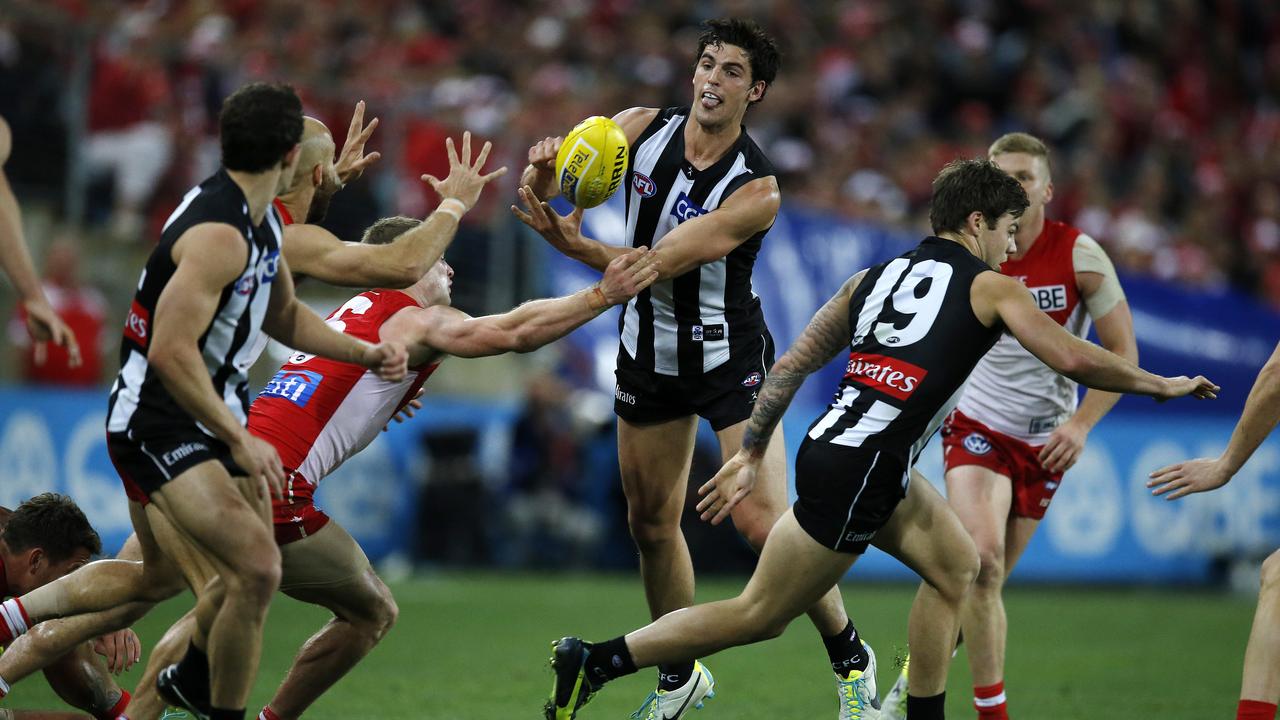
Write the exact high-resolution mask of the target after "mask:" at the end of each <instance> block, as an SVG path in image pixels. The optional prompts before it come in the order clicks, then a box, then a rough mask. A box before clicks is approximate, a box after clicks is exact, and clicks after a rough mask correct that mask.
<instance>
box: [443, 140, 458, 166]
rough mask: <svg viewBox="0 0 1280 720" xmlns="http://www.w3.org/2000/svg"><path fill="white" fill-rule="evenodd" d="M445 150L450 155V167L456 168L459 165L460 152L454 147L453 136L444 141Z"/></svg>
mask: <svg viewBox="0 0 1280 720" xmlns="http://www.w3.org/2000/svg"><path fill="white" fill-rule="evenodd" d="M444 149H445V152H446V153H448V155H449V167H454V166H455V165H457V164H458V151H457V150H456V149H454V147H453V137H452V136H450V137H447V138H445V139H444Z"/></svg>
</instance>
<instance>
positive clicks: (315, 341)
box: [262, 299, 368, 364]
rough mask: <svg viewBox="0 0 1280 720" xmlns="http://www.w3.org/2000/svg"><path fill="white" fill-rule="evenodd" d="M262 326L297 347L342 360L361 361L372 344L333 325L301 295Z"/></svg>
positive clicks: (271, 316) (288, 344) (277, 338)
mask: <svg viewBox="0 0 1280 720" xmlns="http://www.w3.org/2000/svg"><path fill="white" fill-rule="evenodd" d="M262 329H263V330H265V331H266V333H267V334H268V335H270V336H271V337H273V338H275V339H276V340H278V341H279V342H281V343H284V344H285V345H287V346H289V347H291V348H293V349H295V350H298V351H301V352H304V353H309V354H311V355H319V356H320V357H326V358H331V359H333V360H338V361H341V362H349V363H357V364H359V363H360V359H361V358H362V357H363V355H364V351H365V349H366V348H367V347H368V343H366V342H364V341H363V340H359V339H357V338H354V337H352V336H350V335H347V334H346V333H341V332H338V331H337V330H334V329H333V328H331V327H329V326H328V325H327V324H325V322H324V320H321V319H320V316H319V315H316V314H315V313H314V312H312V311H311V310H310V308H308V307H307V306H305V305H303V304H302V303H301V302H298V300H297V299H293V300H291V301H290V302H289V304H288V305H286V306H285V307H283V308H281V309H280V311H279V312H278V313H274V314H271V315H268V316H267V319H266V320H265V321H263V323H262Z"/></svg>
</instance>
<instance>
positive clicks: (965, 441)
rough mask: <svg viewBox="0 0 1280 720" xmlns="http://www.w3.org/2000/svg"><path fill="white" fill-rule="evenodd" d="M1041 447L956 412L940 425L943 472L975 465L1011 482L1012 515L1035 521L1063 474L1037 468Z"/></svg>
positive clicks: (1044, 508)
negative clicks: (944, 469)
mask: <svg viewBox="0 0 1280 720" xmlns="http://www.w3.org/2000/svg"><path fill="white" fill-rule="evenodd" d="M1041 447H1042V446H1039V445H1030V444H1028V443H1025V442H1023V441H1022V440H1019V439H1017V438H1011V437H1009V436H1008V435H1004V434H1001V433H998V432H996V431H995V430H992V429H991V428H989V427H987V426H986V425H983V424H982V423H980V422H978V421H977V420H974V419H973V418H970V417H966V416H965V415H964V414H963V413H961V412H960V411H959V410H955V411H953V412H952V413H951V414H950V415H948V416H947V421H946V422H945V423H943V425H942V462H943V464H944V465H945V467H946V470H947V471H948V472H950V470H951V468H956V467H960V466H962V465H978V466H981V467H984V468H987V469H988V470H991V471H993V472H997V473H1000V474H1001V475H1004V476H1006V477H1008V478H1009V479H1011V480H1012V481H1013V507H1012V508H1011V511H1012V513H1013V514H1014V515H1017V516H1019V517H1026V518H1032V519H1035V520H1040V519H1043V518H1044V511H1045V510H1047V509H1049V502H1050V501H1051V500H1053V494H1054V493H1055V492H1057V491H1058V484H1059V483H1060V482H1062V473H1052V472H1049V471H1048V470H1045V469H1044V468H1043V467H1042V466H1041V465H1040V458H1039V454H1040V448H1041Z"/></svg>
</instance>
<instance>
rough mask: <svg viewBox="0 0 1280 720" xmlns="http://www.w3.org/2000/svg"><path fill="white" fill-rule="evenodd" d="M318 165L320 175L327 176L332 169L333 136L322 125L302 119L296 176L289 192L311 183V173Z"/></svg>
mask: <svg viewBox="0 0 1280 720" xmlns="http://www.w3.org/2000/svg"><path fill="white" fill-rule="evenodd" d="M317 165H319V166H320V168H321V175H322V176H327V175H328V174H329V173H330V172H332V168H333V136H332V135H330V134H329V128H327V127H325V126H324V123H322V122H320V121H319V120H317V119H315V118H313V117H304V118H303V119H302V141H301V142H299V143H298V174H297V176H296V177H295V179H294V181H293V183H294V184H293V187H291V188H289V190H290V191H293V190H296V189H297V188H298V186H299V185H300V184H301V183H304V182H307V183H309V182H312V181H313V180H312V173H313V172H314V169H315V167H316V166H317Z"/></svg>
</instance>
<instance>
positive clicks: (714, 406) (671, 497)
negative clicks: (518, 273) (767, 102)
mask: <svg viewBox="0 0 1280 720" xmlns="http://www.w3.org/2000/svg"><path fill="white" fill-rule="evenodd" d="M693 59H694V67H693V68H692V70H693V72H692V78H691V80H692V82H691V85H692V87H691V88H689V90H691V91H692V92H691V95H692V97H691V98H690V100H691V103H692V104H691V105H689V106H685V107H671V108H665V109H663V108H643V107H637V108H630V109H628V110H624V111H623V112H621V113H618V114H617V115H616V116H614V120H616V121H617V123H618V124H619V125H620V126H621V127H622V129H623V131H624V132H625V133H626V136H627V142H628V143H629V144H630V147H631V156H630V163H629V164H628V169H627V174H626V178H625V180H624V182H623V185H622V188H623V192H624V193H626V199H627V225H626V234H625V235H624V236H623V238H622V244H621V246H615V245H606V244H604V243H601V242H598V241H596V240H593V239H591V238H588V237H585V236H584V235H583V234H582V228H581V223H582V212H581V211H580V210H579V211H576V212H574V213H573V214H571V215H569V216H568V217H563V218H562V217H559V216H558V215H557V214H556V213H555V212H553V211H552V210H551V208H550V207H549V206H548V205H546V203H544V202H541V200H545V199H549V198H551V197H552V196H554V195H556V194H558V192H559V188H558V187H557V185H556V178H555V172H554V169H555V158H556V152H557V150H558V149H559V146H560V139H559V138H548V139H546V140H544V141H542V142H540V143H538V144H537V145H535V146H533V147H532V148H530V150H529V163H530V164H529V167H528V168H527V169H526V170H525V172H524V176H523V178H522V180H521V185H522V187H521V190H520V199H521V201H522V202H524V203H525V205H526V206H527V207H528V212H527V213H525V212H523V211H520V210H519V209H517V208H514V207H513V208H512V209H513V211H515V212H516V216H517V217H519V218H520V219H521V220H522V221H523V222H525V223H526V224H528V225H529V226H530V227H532V228H533V229H534V230H537V231H538V232H539V233H540V234H541V235H542V236H543V237H544V238H546V240H547V241H548V242H549V243H550V244H551V245H552V246H553V247H555V248H556V249H557V250H559V251H560V252H562V253H564V254H565V255H567V256H568V257H571V258H574V259H576V260H579V261H581V262H583V263H585V264H586V265H589V266H591V267H593V268H595V269H597V270H603V269H604V267H605V265H606V264H607V263H608V262H609V261H610V260H611V259H612V258H614V257H616V256H617V255H619V254H621V253H625V252H627V251H628V248H629V247H636V246H639V245H651V246H652V247H653V250H654V252H655V253H657V254H658V257H660V258H662V262H663V265H662V275H661V277H660V279H659V282H657V283H655V284H654V286H653V287H652V288H651V289H650V290H649V291H648V292H645V293H641V294H640V295H639V296H637V297H636V299H635V300H634V301H632V302H631V303H628V305H627V308H626V309H625V310H624V312H623V318H622V322H621V323H620V324H619V331H620V333H619V334H620V337H619V342H618V367H617V381H618V382H617V387H616V389H615V393H614V396H615V400H614V405H613V407H614V413H615V414H616V415H617V416H618V463H619V466H620V468H621V471H622V472H621V475H622V489H623V492H624V494H625V495H626V498H627V525H628V527H629V528H630V530H631V536H632V538H633V539H634V540H635V544H636V548H637V549H638V550H639V551H640V576H641V579H642V580H643V582H644V590H645V599H646V600H647V602H648V606H649V613H650V618H651V619H657V618H659V617H661V616H662V615H664V614H666V613H668V612H671V611H672V610H677V609H679V608H682V607H686V606H688V605H690V604H692V603H693V589H694V574H693V561H692V558H691V557H690V555H689V547H688V545H687V544H686V543H685V539H684V535H683V533H682V532H681V530H680V517H681V515H682V513H683V512H684V506H685V488H686V485H687V484H688V478H689V467H690V462H691V461H692V458H693V447H694V439H695V435H696V432H697V428H698V419H699V418H705V419H706V420H707V422H709V423H710V424H711V428H712V430H714V431H715V433H716V440H717V441H718V443H719V445H720V455H721V459H722V461H727V460H728V459H729V458H731V457H732V456H733V453H735V452H736V451H737V448H738V447H739V446H740V445H741V444H742V433H743V431H744V429H745V428H746V426H747V419H748V418H749V417H750V416H751V407H752V404H753V403H754V402H755V400H756V394H757V392H758V391H759V389H760V383H761V382H762V381H763V380H764V377H765V376H766V375H767V374H768V373H769V366H770V365H772V364H773V357H774V348H773V337H772V336H771V335H770V334H769V328H768V327H767V326H766V325H765V320H764V312H763V310H762V309H761V305H760V298H758V297H757V296H756V294H755V293H754V292H753V291H752V289H751V273H752V268H753V267H754V264H755V259H756V254H757V253H758V252H759V251H760V247H761V245H762V243H764V242H766V235H767V233H768V231H769V229H770V228H771V227H772V226H773V223H774V221H775V220H776V219H777V214H778V207H779V205H780V203H781V197H780V195H779V192H778V182H777V178H776V177H775V171H774V167H773V164H772V163H771V162H770V161H769V158H768V157H766V156H765V154H764V152H763V151H761V149H760V148H759V147H758V146H757V145H756V143H755V141H754V140H752V139H751V136H750V135H748V134H747V132H746V128H745V126H744V125H743V121H744V119H745V117H746V114H747V111H748V108H749V107H750V106H752V105H754V104H756V103H758V102H761V101H763V100H764V98H765V95H766V93H767V92H768V90H769V88H770V87H771V86H772V84H773V81H774V78H775V77H776V76H777V72H778V66H779V60H778V51H777V47H776V45H775V43H774V40H773V38H771V37H770V36H769V35H768V33H767V32H765V30H764V29H763V28H761V27H760V26H759V25H757V24H756V23H755V22H753V21H750V20H741V19H721V20H712V21H709V22H707V23H706V24H705V25H704V26H703V32H702V34H701V35H700V36H699V38H698V47H697V51H696V52H695V53H694V54H693ZM786 455H787V453H786V448H785V447H784V444H783V438H782V437H781V433H780V432H779V437H777V438H775V442H774V443H773V444H772V445H771V450H770V452H769V455H768V456H767V457H766V458H765V460H764V464H763V465H762V466H761V473H762V480H761V483H760V487H759V488H758V489H757V491H756V492H755V493H753V494H752V495H751V497H750V498H748V499H747V500H746V501H745V502H743V503H741V504H740V505H738V506H737V507H736V508H735V509H734V512H733V526H734V528H735V529H736V530H737V531H738V532H739V533H740V534H741V535H742V537H743V539H745V540H746V541H747V542H748V543H749V544H750V545H751V547H752V548H754V549H755V550H756V551H757V552H758V551H759V550H760V548H761V547H763V546H764V541H765V538H766V537H767V536H768V534H769V529H770V528H771V527H773V525H774V522H775V521H776V520H777V519H778V517H779V516H780V515H782V513H783V511H784V510H786V507H787V460H786ZM809 618H810V619H811V620H812V621H813V625H814V628H815V629H816V630H817V631H818V634H819V635H820V636H821V637H822V642H823V645H824V646H825V647H826V650H827V656H828V659H829V660H830V662H831V668H832V670H834V671H835V673H836V678H835V679H836V692H837V697H838V698H839V702H840V714H839V717H840V718H841V720H851V719H852V718H855V717H859V716H860V715H861V714H862V713H864V712H870V711H871V710H872V708H873V707H875V706H877V700H876V689H875V655H874V654H873V653H872V652H871V648H870V647H869V646H866V645H864V643H863V642H862V641H861V638H860V637H859V636H858V632H857V630H856V629H855V628H854V625H853V622H852V621H850V619H849V616H848V615H847V614H846V613H845V608H844V604H843V602H842V601H841V599H840V591H839V589H838V588H832V589H831V592H829V593H828V594H827V595H825V596H823V597H822V598H821V599H820V600H819V601H818V602H817V603H815V604H814V606H813V608H812V609H810V610H809ZM713 685H714V679H713V678H712V677H711V673H710V672H709V671H708V670H707V669H706V668H705V667H704V666H703V665H702V664H701V663H697V662H696V661H695V660H694V659H693V658H688V659H686V660H685V661H683V662H681V663H679V664H673V665H663V666H660V667H659V668H658V687H657V689H656V690H655V691H654V692H653V693H651V694H650V695H649V697H648V698H647V699H646V700H645V704H644V705H643V706H642V707H641V708H640V710H639V711H638V712H637V713H636V715H637V718H638V719H639V720H675V719H676V718H679V717H682V716H683V715H684V714H685V713H686V712H687V711H689V710H690V709H691V708H694V707H698V706H699V705H700V703H701V701H702V700H703V698H704V697H710V696H711V694H712V687H713Z"/></svg>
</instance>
